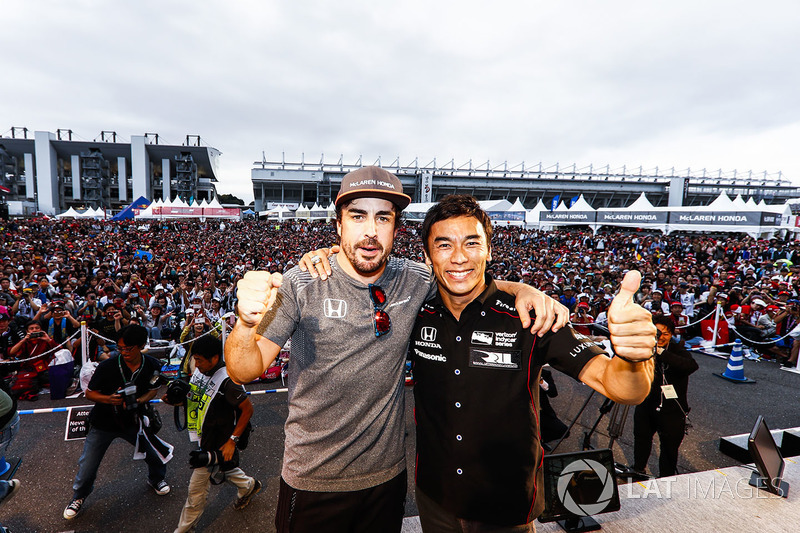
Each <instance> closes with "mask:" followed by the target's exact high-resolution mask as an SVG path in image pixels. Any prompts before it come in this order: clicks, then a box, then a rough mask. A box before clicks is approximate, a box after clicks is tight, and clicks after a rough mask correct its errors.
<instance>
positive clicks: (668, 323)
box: [653, 316, 675, 335]
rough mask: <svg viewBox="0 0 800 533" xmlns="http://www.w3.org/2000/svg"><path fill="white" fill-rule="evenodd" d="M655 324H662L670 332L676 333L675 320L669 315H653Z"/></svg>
mask: <svg viewBox="0 0 800 533" xmlns="http://www.w3.org/2000/svg"><path fill="white" fill-rule="evenodd" d="M653 325H654V326H658V325H662V326H664V327H665V328H667V330H668V331H669V332H670V334H672V335H675V322H673V321H672V320H671V319H670V318H669V317H666V316H656V317H653Z"/></svg>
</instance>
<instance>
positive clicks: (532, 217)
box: [525, 198, 547, 228]
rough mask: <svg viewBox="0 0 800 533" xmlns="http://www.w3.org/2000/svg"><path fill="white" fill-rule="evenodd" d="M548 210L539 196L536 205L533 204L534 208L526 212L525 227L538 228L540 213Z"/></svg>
mask: <svg viewBox="0 0 800 533" xmlns="http://www.w3.org/2000/svg"><path fill="white" fill-rule="evenodd" d="M544 211H547V208H546V207H545V206H544V204H543V203H542V199H541V198H539V201H538V202H536V205H535V206H533V209H531V210H530V211H528V212H527V213H526V214H525V227H527V228H538V227H539V213H542V212H544Z"/></svg>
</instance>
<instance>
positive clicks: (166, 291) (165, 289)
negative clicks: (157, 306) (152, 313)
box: [148, 283, 175, 313]
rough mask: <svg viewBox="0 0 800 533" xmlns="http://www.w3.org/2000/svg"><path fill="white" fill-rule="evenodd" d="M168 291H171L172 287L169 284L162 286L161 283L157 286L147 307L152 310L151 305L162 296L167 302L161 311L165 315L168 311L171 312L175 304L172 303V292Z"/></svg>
mask: <svg viewBox="0 0 800 533" xmlns="http://www.w3.org/2000/svg"><path fill="white" fill-rule="evenodd" d="M170 289H172V286H171V285H169V284H167V285H166V286H164V285H163V284H161V283H159V284H157V285H156V286H155V288H154V289H153V296H151V297H150V301H149V302H148V305H149V306H150V307H151V308H152V307H153V304H154V303H157V300H158V298H159V297H161V296H163V297H164V298H165V299H166V301H167V305H166V307H163V306H162V308H163V311H164V312H165V313H166V312H168V311H172V310H173V309H174V307H175V304H174V302H173V301H172V292H171V291H170Z"/></svg>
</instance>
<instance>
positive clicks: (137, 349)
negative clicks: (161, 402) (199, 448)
mask: <svg viewBox="0 0 800 533" xmlns="http://www.w3.org/2000/svg"><path fill="white" fill-rule="evenodd" d="M145 344H147V330H146V329H145V328H143V327H142V326H137V325H131V326H128V327H126V328H125V329H123V330H122V331H121V332H120V337H119V342H118V344H117V350H118V351H119V355H118V356H116V357H111V358H109V359H106V360H105V361H102V362H101V363H100V364H99V365H98V366H97V370H95V372H94V375H92V379H91V380H90V381H89V387H88V390H87V391H86V397H87V398H88V399H89V400H91V401H93V402H95V405H94V407H93V408H92V411H91V412H90V413H89V424H90V426H89V431H88V433H87V434H86V440H85V441H84V444H83V453H82V454H81V457H80V459H79V460H78V473H77V475H76V476H75V481H74V483H73V485H72V490H73V495H72V502H71V503H70V504H69V505H68V506H67V507H66V509H64V518H65V519H67V520H71V519H73V518H75V517H76V516H77V515H78V514H79V513H80V512H81V509H82V508H83V503H84V501H85V499H86V497H87V496H89V494H91V492H92V490H93V489H94V481H95V478H96V477H97V469H98V468H99V467H100V462H101V461H102V460H103V456H104V455H105V453H106V450H107V449H108V447H109V446H110V445H111V443H112V442H113V441H114V440H115V439H117V438H121V439H123V440H125V441H126V442H128V443H130V444H132V445H133V446H134V447H135V448H136V450H137V452H141V453H143V454H144V460H145V462H146V463H147V468H148V481H147V483H148V485H150V487H152V488H153V490H154V491H155V493H156V494H158V495H159V496H163V495H165V494H168V493H169V491H170V487H169V485H168V484H167V482H166V481H165V480H164V477H165V476H166V473H167V465H166V463H167V461H169V459H171V457H172V455H171V450H172V447H171V446H169V445H168V444H166V443H164V442H163V441H161V440H160V439H158V437H155V435H152V436H150V435H148V432H147V430H146V429H145V430H143V415H144V414H145V409H146V407H147V403H148V402H149V401H150V400H152V399H153V398H155V396H156V392H157V391H158V388H159V386H160V384H161V376H160V374H159V371H160V368H161V363H160V362H159V361H158V360H157V359H155V358H153V357H151V356H149V355H144V354H142V348H144V346H145ZM134 458H136V455H134Z"/></svg>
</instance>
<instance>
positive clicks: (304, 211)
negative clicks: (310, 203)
mask: <svg viewBox="0 0 800 533" xmlns="http://www.w3.org/2000/svg"><path fill="white" fill-rule="evenodd" d="M294 217H295V218H302V219H304V220H308V219H309V218H311V209H309V208H307V207H306V206H305V205H303V204H300V207H298V208H297V211H295V212H294Z"/></svg>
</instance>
